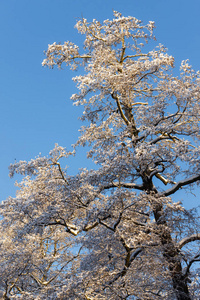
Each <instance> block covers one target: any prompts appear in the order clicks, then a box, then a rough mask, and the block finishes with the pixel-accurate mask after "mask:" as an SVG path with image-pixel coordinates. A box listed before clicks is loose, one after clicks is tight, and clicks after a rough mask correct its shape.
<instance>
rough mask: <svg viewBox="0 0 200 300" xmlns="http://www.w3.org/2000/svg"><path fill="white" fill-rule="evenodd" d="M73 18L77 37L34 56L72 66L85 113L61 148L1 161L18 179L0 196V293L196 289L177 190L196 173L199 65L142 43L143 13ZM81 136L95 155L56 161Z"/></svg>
mask: <svg viewBox="0 0 200 300" xmlns="http://www.w3.org/2000/svg"><path fill="white" fill-rule="evenodd" d="M76 28H77V29H78V31H79V32H80V33H81V34H83V35H85V40H84V46H83V47H82V48H81V49H79V47H78V46H76V45H75V44H73V43H71V42H66V43H64V44H63V45H61V44H57V43H53V44H52V45H49V46H48V50H47V51H46V59H45V60H44V61H43V65H44V66H49V67H50V68H53V67H54V66H58V67H59V68H60V67H61V66H64V65H67V66H70V67H71V69H72V70H76V69H78V68H81V74H82V75H79V76H76V77H74V78H73V80H74V81H75V82H76V83H77V87H78V89H79V92H78V93H77V94H74V95H72V100H73V101H74V104H75V105H83V106H84V112H83V115H82V117H81V119H82V121H84V122H85V123H84V126H83V127H81V130H80V131H81V135H80V137H79V139H78V141H77V142H76V143H75V145H74V150H73V151H71V152H70V151H67V150H65V149H64V148H63V147H61V146H58V145H56V146H55V148H54V150H52V151H51V152H50V154H49V156H48V157H40V156H39V157H37V158H36V159H33V160H31V161H30V162H25V161H20V162H18V163H15V164H14V165H11V166H10V175H11V176H13V174H14V173H20V174H22V175H24V179H23V181H22V182H21V183H20V184H19V191H18V193H17V196H16V198H9V199H7V200H6V201H5V202H4V203H2V204H1V215H2V219H1V229H0V230H1V235H0V236H1V237H0V243H1V252H0V269H1V274H0V290H1V292H2V297H3V299H72V300H73V299H74V300H75V299H88V300H89V299H90V300H92V299H109V300H112V299H113V300H117V299H127V300H131V299H132V300H136V299H137V300H139V299H141V300H146V299H166V300H167V299H168V300H169V299H171V300H172V299H177V300H191V299H199V297H200V293H199V288H200V284H199V273H198V272H199V269H198V261H199V260H200V250H199V240H200V228H199V219H198V210H195V209H190V210H186V209H185V208H184V205H183V204H182V203H181V202H180V201H179V202H177V199H178V198H179V197H180V190H182V191H185V190H186V189H187V190H188V194H185V195H186V196H185V203H186V202H187V201H188V202H189V201H190V193H191V192H193V193H195V192H196V191H197V187H198V184H199V182H200V160H199V155H200V147H199V138H200V131H199V111H200V73H199V72H195V71H194V70H193V69H192V67H191V66H190V65H189V62H188V61H183V62H182V64H181V68H180V76H177V77H176V76H173V74H172V71H173V67H174V58H173V57H172V56H169V55H168V54H167V52H166V48H164V47H163V46H162V45H159V46H158V47H156V48H155V49H153V48H152V47H151V45H152V43H153V42H151V43H149V44H148V45H146V47H147V50H146V51H144V50H143V49H144V48H145V47H144V46H145V44H147V43H148V42H150V41H151V40H155V38H154V36H153V28H154V22H149V23H148V24H147V25H144V24H143V23H142V22H141V21H139V20H137V19H136V18H133V17H123V16H122V15H121V14H120V13H118V12H114V19H113V20H105V21H104V22H103V23H102V24H101V23H100V22H98V21H96V20H93V21H92V22H91V23H90V22H88V21H87V20H86V19H82V20H80V21H78V22H77V24H76ZM83 70H84V71H83ZM85 145H87V146H89V147H90V148H89V149H90V150H89V151H88V158H91V159H92V160H93V161H94V162H95V164H96V167H95V168H94V169H92V170H87V169H80V171H79V173H78V174H77V175H74V176H72V175H68V174H67V170H66V169H64V168H62V165H61V163H60V161H61V160H62V158H67V157H68V156H70V155H75V153H76V149H77V147H79V146H85ZM175 194H176V198H175V199H173V197H174V195H175Z"/></svg>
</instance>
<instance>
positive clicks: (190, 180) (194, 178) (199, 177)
mask: <svg viewBox="0 0 200 300" xmlns="http://www.w3.org/2000/svg"><path fill="white" fill-rule="evenodd" d="M198 180H200V175H199V174H198V175H194V176H191V177H189V178H187V179H184V180H180V181H179V182H177V183H176V184H175V185H174V186H173V187H172V188H170V189H168V190H166V191H165V192H163V193H159V196H170V195H172V194H174V193H175V192H176V191H178V190H179V189H180V188H182V187H183V186H185V185H188V184H191V183H194V182H196V181H198Z"/></svg>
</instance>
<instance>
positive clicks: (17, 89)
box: [0, 0, 200, 201]
mask: <svg viewBox="0 0 200 300" xmlns="http://www.w3.org/2000/svg"><path fill="white" fill-rule="evenodd" d="M113 9H114V10H117V11H120V12H121V13H122V14H123V15H125V16H128V15H132V16H135V17H136V18H138V19H141V20H143V21H144V22H148V21H150V20H151V21H155V23H156V30H155V35H156V37H157V43H162V44H164V45H165V46H166V47H167V48H168V49H169V53H170V54H171V55H173V56H174V57H175V61H176V63H175V65H176V68H177V71H178V68H179V65H180V62H181V61H182V60H183V59H189V60H190V63H191V64H192V65H193V67H194V68H195V69H196V70H198V69H200V18H199V12H200V1H199V0H191V1H186V0H182V1H179V0H176V1H175V0H173V1H172V0H168V1H166V0H152V1H149V0H140V1H138V0H123V1H121V0H120V1H118V0H73V1H68V0H34V1H27V0H7V1H6V0H1V1H0V37H1V39H0V43H1V46H0V82H1V88H0V141H1V147H0V158H1V168H0V201H1V200H4V199H5V198H7V197H8V196H9V195H11V196H14V195H15V187H14V182H15V179H16V178H14V179H9V177H8V166H9V164H10V163H13V162H14V161H15V159H16V160H17V161H19V160H29V159H31V158H34V157H35V156H37V155H38V154H39V153H41V154H42V155H46V154H48V152H49V150H51V149H52V148H53V147H54V144H55V143H58V144H60V145H62V146H65V147H67V148H70V145H71V144H73V143H74V142H75V141H76V139H77V137H78V135H79V133H78V128H79V127H80V125H81V123H80V122H79V121H78V120H77V118H78V116H79V115H80V111H81V110H80V109H79V108H77V107H73V106H72V103H71V102H70V100H69V98H70V96H71V94H73V93H75V92H76V88H75V86H74V84H73V83H72V81H71V78H72V77H73V76H74V74H73V73H72V72H71V71H69V70H62V71H59V70H56V69H55V70H49V69H47V68H42V66H41V62H42V60H43V59H44V54H43V51H44V50H46V49H47V46H48V44H50V43H53V42H55V41H56V42H61V43H63V42H64V41H66V40H71V41H73V42H75V43H77V44H78V43H79V39H81V36H79V35H78V34H77V31H76V30H75V29H74V25H75V23H76V20H77V19H78V18H80V17H81V16H83V17H85V18H87V19H89V20H92V19H94V18H95V19H98V20H100V21H102V20H104V19H108V18H112V10H113ZM82 156H83V152H82V151H80V153H79V155H78V156H77V158H75V159H73V160H72V162H71V164H72V167H71V169H70V170H71V172H75V171H76V170H77V169H78V167H79V166H84V164H86V161H85V160H83V159H82ZM80 162H81V163H80Z"/></svg>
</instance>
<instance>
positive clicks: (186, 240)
mask: <svg viewBox="0 0 200 300" xmlns="http://www.w3.org/2000/svg"><path fill="white" fill-rule="evenodd" d="M195 241H200V234H198V233H197V234H192V235H191V236H188V237H186V238H184V239H182V240H181V241H180V242H179V243H178V247H179V249H181V248H182V247H183V246H185V245H186V244H188V243H190V242H195Z"/></svg>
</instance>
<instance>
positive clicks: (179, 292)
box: [143, 176, 192, 300]
mask: <svg viewBox="0 0 200 300" xmlns="http://www.w3.org/2000/svg"><path fill="white" fill-rule="evenodd" d="M143 183H144V185H145V187H146V192H147V194H150V193H154V194H155V195H156V194H157V191H156V189H155V187H154V186H153V183H152V180H148V178H147V177H146V176H145V178H143ZM158 200H159V199H158V198H156V197H155V200H153V201H152V203H151V205H152V208H153V213H154V218H155V221H156V224H157V226H158V227H157V234H158V236H159V238H160V241H161V244H162V245H163V256H164V258H165V259H166V261H167V264H168V269H169V271H170V275H171V279H172V284H173V288H174V292H175V294H176V298H177V300H192V298H191V296H190V293H189V289H188V284H187V280H188V279H187V277H186V276H184V275H183V270H182V265H181V258H180V253H179V249H178V248H177V247H176V246H175V244H174V242H173V240H172V237H171V233H170V231H169V229H168V226H167V222H166V219H165V216H164V212H163V205H162V203H160V202H159V201H158Z"/></svg>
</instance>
